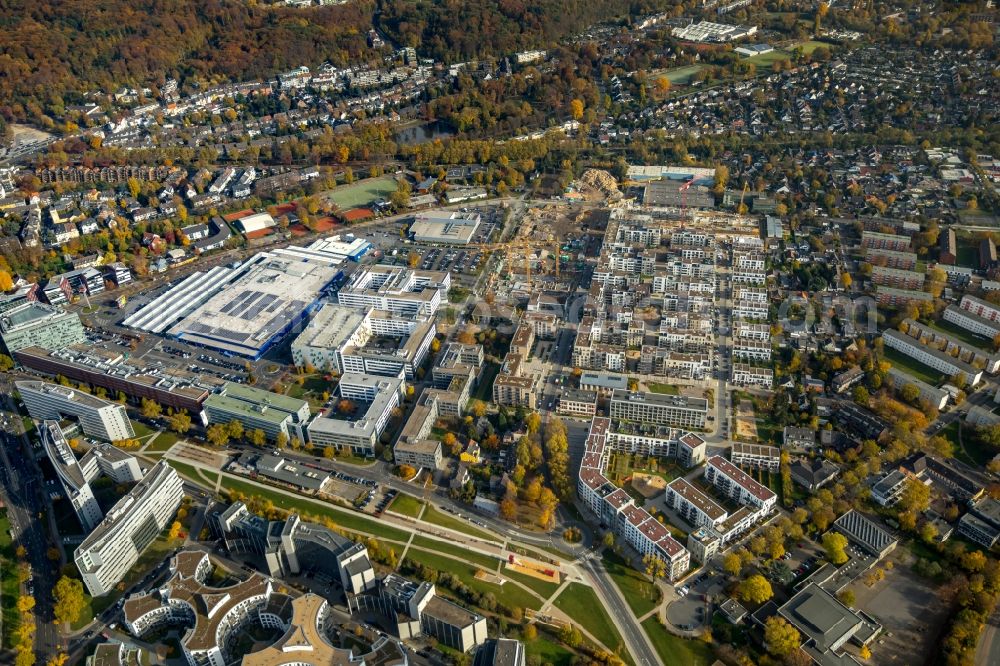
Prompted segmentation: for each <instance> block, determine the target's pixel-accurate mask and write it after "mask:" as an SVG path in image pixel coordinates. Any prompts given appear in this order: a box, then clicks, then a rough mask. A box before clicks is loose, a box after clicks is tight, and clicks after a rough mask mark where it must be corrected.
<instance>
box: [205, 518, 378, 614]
mask: <svg viewBox="0 0 1000 666" xmlns="http://www.w3.org/2000/svg"><path fill="white" fill-rule="evenodd" d="M209 525H210V526H211V528H212V530H213V531H214V533H215V536H217V537H219V538H221V539H222V540H223V541H224V543H225V545H226V549H227V550H228V551H229V552H231V553H251V554H254V555H258V556H261V557H263V559H264V565H265V567H266V569H267V571H268V574H269V575H270V576H273V577H276V578H280V577H286V576H298V575H302V574H308V575H315V576H317V577H319V578H326V579H328V580H333V581H339V582H340V584H341V586H342V587H343V589H344V590H345V591H346V592H349V593H351V594H361V593H362V592H364V591H365V590H368V589H371V588H373V587H374V586H375V570H374V569H373V568H372V564H371V561H370V559H369V557H368V550H367V549H366V548H365V546H364V544H362V543H358V542H355V541H353V540H351V539H349V538H347V537H345V536H342V535H340V534H338V533H337V532H334V531H332V530H330V529H327V528H326V527H324V526H322V525H318V524H315V523H307V522H304V521H302V520H301V519H300V518H299V516H298V515H297V514H294V513H293V514H291V515H289V516H288V518H287V519H285V520H267V519H265V518H262V517H261V516H258V515H255V514H253V513H251V512H250V510H249V509H248V508H247V507H246V505H244V504H243V503H242V502H235V503H233V504H231V505H229V507H228V508H226V509H225V510H224V511H222V512H221V513H219V512H216V513H212V514H211V515H210V516H209Z"/></svg>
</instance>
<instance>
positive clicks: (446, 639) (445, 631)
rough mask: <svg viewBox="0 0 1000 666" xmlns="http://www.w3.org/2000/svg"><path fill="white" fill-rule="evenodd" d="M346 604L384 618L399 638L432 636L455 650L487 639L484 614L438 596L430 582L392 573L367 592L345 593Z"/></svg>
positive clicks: (467, 649)
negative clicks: (419, 581) (412, 579)
mask: <svg viewBox="0 0 1000 666" xmlns="http://www.w3.org/2000/svg"><path fill="white" fill-rule="evenodd" d="M347 605H348V608H350V610H351V611H353V612H361V611H374V612H377V613H379V614H380V615H382V616H383V617H385V618H387V619H388V620H389V621H390V622H391V623H392V625H393V633H394V634H396V635H397V636H399V637H400V638H401V639H403V640H408V639H415V638H419V637H421V636H422V635H426V636H432V637H434V638H436V639H437V640H438V641H440V642H441V643H443V644H445V645H447V646H448V647H450V648H452V649H454V650H458V651H459V652H468V651H469V650H472V649H473V648H475V647H477V646H479V645H482V644H484V643H485V642H486V641H487V640H488V636H487V635H486V618H485V617H484V616H482V615H480V614H478V613H474V612H472V611H469V610H466V609H464V608H462V607H461V606H459V605H457V604H454V603H452V602H450V601H447V600H446V599H443V598H441V597H440V596H438V595H437V593H436V590H435V588H434V585H433V584H431V583H426V582H424V583H416V582H413V581H410V580H407V579H406V578H403V577H402V576H400V575H398V574H394V573H390V574H388V575H386V576H385V578H382V579H381V580H380V581H379V583H378V587H377V589H375V590H373V591H372V592H370V593H367V594H359V595H348V597H347Z"/></svg>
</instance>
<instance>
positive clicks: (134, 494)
mask: <svg viewBox="0 0 1000 666" xmlns="http://www.w3.org/2000/svg"><path fill="white" fill-rule="evenodd" d="M183 497H184V489H183V486H182V483H181V479H180V477H179V476H177V472H175V471H174V468H173V467H171V466H170V465H168V464H167V462H166V461H165V460H161V461H159V462H158V463H156V464H155V465H153V467H152V468H151V469H150V470H149V472H148V473H147V474H146V475H145V476H144V477H143V478H142V480H141V481H140V482H139V483H138V484H137V485H136V486H135V487H134V488H132V490H130V491H129V493H128V494H127V495H126V496H125V497H123V498H122V499H120V500H118V502H116V503H115V505H114V507H112V509H111V510H110V511H109V512H108V514H107V515H106V516H105V517H104V520H102V521H101V523H100V524H98V525H97V527H95V528H94V530H93V531H92V532H91V533H90V534H88V535H87V537H86V538H85V539H84V540H83V542H82V543H81V544H80V545H79V546H78V547H77V549H76V551H75V552H74V554H73V560H74V561H75V563H76V566H77V568H78V569H79V570H80V575H81V577H82V578H83V583H84V585H86V586H87V591H88V592H90V594H91V595H92V596H95V597H96V596H100V595H103V594H107V593H108V592H109V591H111V590H112V589H114V587H115V586H116V585H117V584H118V582H119V581H121V579H122V578H123V577H124V576H125V574H126V573H127V572H128V571H129V570H130V569H131V568H132V567H133V566H134V565H135V563H136V562H137V561H138V559H139V557H140V556H141V555H142V553H143V552H144V551H145V550H146V548H148V547H149V545H150V544H151V543H152V542H153V541H154V540H155V539H156V537H157V536H159V534H160V532H161V531H162V530H163V529H164V528H165V527H166V526H167V524H168V523H169V522H170V521H171V520H172V519H173V517H174V515H175V514H176V513H177V508H178V507H179V506H180V504H181V499H182V498H183Z"/></svg>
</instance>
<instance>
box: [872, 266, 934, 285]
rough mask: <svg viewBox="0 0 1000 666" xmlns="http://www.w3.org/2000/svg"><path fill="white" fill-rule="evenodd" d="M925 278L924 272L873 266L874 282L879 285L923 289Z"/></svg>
mask: <svg viewBox="0 0 1000 666" xmlns="http://www.w3.org/2000/svg"><path fill="white" fill-rule="evenodd" d="M925 278H926V275H925V274H924V273H918V272H916V271H905V270H902V269H900V268H888V267H886V266H872V282H873V283H874V284H877V285H884V286H886V287H896V288H897V289H923V287H924V279H925Z"/></svg>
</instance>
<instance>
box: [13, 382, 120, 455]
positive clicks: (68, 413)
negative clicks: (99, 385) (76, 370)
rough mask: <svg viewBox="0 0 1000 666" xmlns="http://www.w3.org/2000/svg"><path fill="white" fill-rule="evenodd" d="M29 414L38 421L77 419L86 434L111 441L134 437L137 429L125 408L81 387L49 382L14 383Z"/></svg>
mask: <svg viewBox="0 0 1000 666" xmlns="http://www.w3.org/2000/svg"><path fill="white" fill-rule="evenodd" d="M14 385H15V386H16V387H17V390H18V393H20V395H21V400H22V401H24V406H25V407H26V408H27V409H28V414H29V415H30V416H31V418H33V419H35V420H36V421H45V420H51V421H61V420H63V419H64V418H72V419H74V420H76V421H77V422H78V423H79V424H80V427H81V429H82V430H83V432H84V434H85V435H88V436H90V437H96V438H98V439H103V440H105V441H108V442H116V441H118V440H122V439H132V438H133V437H135V431H133V430H132V422H131V421H129V418H128V414H127V413H126V412H125V407H124V406H123V405H119V404H117V403H114V402H110V401H108V400H102V399H101V398H98V397H96V396H92V395H90V394H89V393H84V392H83V391H81V390H79V389H73V388H69V387H68V386H61V385H58V384H49V383H48V382H37V381H21V382H14Z"/></svg>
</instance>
